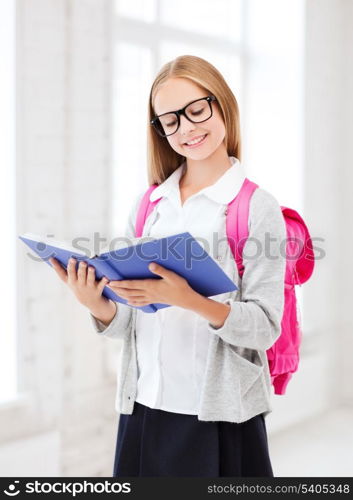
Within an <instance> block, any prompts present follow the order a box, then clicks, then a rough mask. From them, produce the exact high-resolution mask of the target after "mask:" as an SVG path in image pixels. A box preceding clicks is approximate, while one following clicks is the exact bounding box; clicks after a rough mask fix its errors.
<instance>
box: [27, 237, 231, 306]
mask: <svg viewBox="0 0 353 500" xmlns="http://www.w3.org/2000/svg"><path fill="white" fill-rule="evenodd" d="M19 238H20V239H21V240H22V241H23V242H24V243H25V244H26V245H28V246H29V247H30V248H31V250H33V251H34V252H35V253H36V254H37V255H38V256H39V257H40V258H41V259H42V260H44V262H46V263H47V264H49V266H51V263H50V262H49V259H50V258H51V257H54V258H55V259H57V260H58V261H59V262H60V264H61V265H62V266H63V268H64V269H66V268H67V264H68V260H69V259H70V257H74V258H76V259H77V261H78V262H77V266H78V264H79V262H80V261H85V262H87V264H88V265H90V266H93V267H94V268H95V274H96V279H97V280H100V279H101V278H102V277H103V276H106V277H107V278H108V279H109V280H110V281H115V280H125V279H131V280H134V279H146V278H149V279H151V278H152V279H162V278H161V277H159V276H157V275H156V274H154V273H153V272H152V271H150V270H149V269H148V265H149V264H150V263H151V262H156V263H157V264H160V265H161V266H163V267H165V268H167V269H170V270H171V271H174V272H175V273H177V274H179V275H180V276H182V277H183V278H185V279H186V280H187V281H188V283H189V285H190V286H191V288H193V289H194V290H195V291H196V292H198V293H200V294H201V295H203V296H204V297H211V296H213V295H218V294H221V293H225V292H230V291H233V290H237V289H238V287H237V286H236V285H235V283H234V282H233V281H232V280H231V279H230V278H229V277H228V276H227V275H226V273H225V272H224V271H223V269H222V268H221V267H220V266H219V264H218V263H217V262H216V261H215V260H214V259H213V258H212V257H211V256H210V255H209V254H208V253H207V252H206V251H205V250H204V249H203V247H202V246H201V245H200V244H199V243H198V241H197V240H196V239H195V238H194V237H193V236H192V235H191V234H190V233H189V232H184V233H178V234H173V235H172V236H167V237H164V238H147V239H148V241H143V240H144V239H146V237H145V238H135V239H133V240H130V241H133V244H130V245H127V244H126V243H125V246H124V247H123V248H119V249H115V250H110V251H107V252H103V253H102V252H99V254H94V253H93V252H89V251H88V252H87V250H86V252H85V251H82V250H80V248H76V247H74V246H71V245H70V244H68V243H66V242H62V241H57V240H53V239H51V238H45V237H44V238H43V237H41V236H38V235H36V234H33V233H25V234H23V235H21V236H19ZM137 241H138V243H137ZM102 294H103V295H104V296H105V297H106V298H108V299H111V300H113V301H114V302H121V303H122V304H126V303H127V300H126V299H124V298H122V297H119V296H118V295H116V294H115V293H114V292H113V291H112V290H111V289H109V288H108V287H104V289H103V292H102ZM127 305H130V304H127ZM130 307H135V308H137V309H141V310H142V311H144V312H147V313H153V312H156V311H157V310H158V309H162V308H164V307H170V305H169V304H159V303H154V304H149V305H147V306H132V305H130Z"/></svg>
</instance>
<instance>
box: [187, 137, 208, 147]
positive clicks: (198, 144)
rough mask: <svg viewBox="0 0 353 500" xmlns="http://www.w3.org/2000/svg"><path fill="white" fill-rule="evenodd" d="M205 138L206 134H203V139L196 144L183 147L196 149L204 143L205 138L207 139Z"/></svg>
mask: <svg viewBox="0 0 353 500" xmlns="http://www.w3.org/2000/svg"><path fill="white" fill-rule="evenodd" d="M207 136H208V134H205V136H204V138H203V139H202V141H200V142H197V143H196V144H190V145H189V144H186V143H184V146H185V147H186V148H197V146H201V144H203V143H204V142H205V140H206V137H207Z"/></svg>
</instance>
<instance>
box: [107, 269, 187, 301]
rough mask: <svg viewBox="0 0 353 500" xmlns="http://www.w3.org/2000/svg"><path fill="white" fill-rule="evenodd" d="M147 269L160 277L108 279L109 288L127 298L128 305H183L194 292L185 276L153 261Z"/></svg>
mask: <svg viewBox="0 0 353 500" xmlns="http://www.w3.org/2000/svg"><path fill="white" fill-rule="evenodd" d="M149 270H150V271H152V272H153V273H154V274H158V275H159V276H161V277H162V279H153V278H152V279H137V280H118V281H110V283H109V285H107V286H108V287H109V288H111V289H112V290H113V292H115V293H116V294H117V295H119V296H120V297H123V298H124V299H127V300H128V304H129V305H133V306H146V305H148V304H152V303H154V302H157V303H161V304H169V305H171V306H179V307H185V308H186V306H187V305H188V303H189V301H190V299H191V297H192V296H193V295H194V294H196V292H195V291H194V290H193V289H192V288H191V287H190V285H189V283H188V282H187V280H186V279H185V278H183V277H182V276H179V274H177V273H174V272H173V271H170V270H169V269H166V268H165V267H163V266H161V265H160V264H156V263H155V262H153V263H152V264H150V265H149Z"/></svg>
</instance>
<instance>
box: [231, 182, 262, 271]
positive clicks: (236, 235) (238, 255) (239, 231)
mask: <svg viewBox="0 0 353 500" xmlns="http://www.w3.org/2000/svg"><path fill="white" fill-rule="evenodd" d="M258 187H259V186H258V184H255V182H252V181H250V180H249V179H248V178H245V179H244V182H243V184H242V187H241V188H240V191H239V193H238V194H237V196H236V197H235V198H234V199H233V200H232V201H231V202H230V203H228V207H227V211H226V214H227V218H226V232H227V238H228V243H229V246H230V248H231V250H232V252H233V255H234V258H235V261H236V263H237V267H238V273H239V276H240V277H242V275H243V272H244V265H243V248H244V245H245V242H246V240H247V238H248V236H249V226H248V220H249V205H250V198H251V196H252V194H253V192H254V191H255V189H256V188H258Z"/></svg>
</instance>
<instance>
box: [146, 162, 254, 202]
mask: <svg viewBox="0 0 353 500" xmlns="http://www.w3.org/2000/svg"><path fill="white" fill-rule="evenodd" d="M229 159H230V161H231V163H232V166H231V167H229V168H228V170H226V171H225V172H224V174H222V175H221V177H220V178H219V179H217V181H216V182H215V183H214V184H212V185H211V186H207V187H205V188H203V189H201V190H200V191H198V192H197V194H198V195H199V194H204V195H206V196H207V197H208V198H210V199H211V200H214V201H216V202H217V203H224V204H228V203H229V202H230V201H232V200H233V199H234V198H235V197H236V195H237V194H238V192H239V191H240V188H241V186H242V184H243V182H244V180H245V177H246V176H245V171H244V167H243V165H242V164H241V163H240V161H239V160H238V158H236V157H235V156H229ZM184 166H185V162H184V163H182V164H181V165H180V166H179V167H178V168H177V169H176V170H174V172H173V173H172V174H171V175H170V176H169V177H167V179H166V180H165V181H164V182H162V183H161V184H159V186H157V187H156V188H155V189H154V190H153V191H152V193H151V194H150V201H155V200H157V199H158V198H161V197H162V196H166V197H170V196H172V195H173V194H174V195H175V194H178V195H179V193H178V191H179V180H180V177H181V175H182V173H183V169H184Z"/></svg>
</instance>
